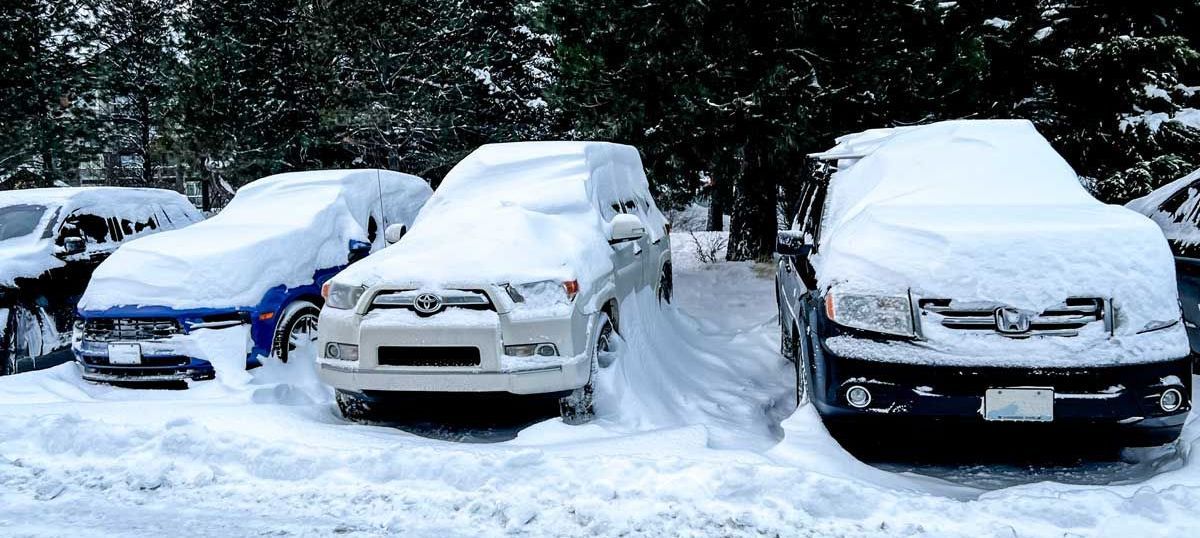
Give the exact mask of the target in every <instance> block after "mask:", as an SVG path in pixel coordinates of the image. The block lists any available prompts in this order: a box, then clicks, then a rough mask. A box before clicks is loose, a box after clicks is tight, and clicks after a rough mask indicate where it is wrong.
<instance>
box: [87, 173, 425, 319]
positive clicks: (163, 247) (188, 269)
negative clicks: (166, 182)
mask: <svg viewBox="0 0 1200 538" xmlns="http://www.w3.org/2000/svg"><path fill="white" fill-rule="evenodd" d="M389 181H390V182H403V183H408V184H411V185H412V188H411V189H410V190H411V191H412V192H413V193H414V196H415V195H416V194H421V191H422V190H423V191H424V192H427V191H428V190H429V187H428V186H427V185H425V182H424V181H423V180H421V179H419V178H416V177H414V176H408V175H405V174H398V173H395V172H387V171H381V170H325V171H314V172H296V173H289V174H279V175H275V176H270V177H267V178H263V179H260V180H258V181H255V182H252V183H250V184H248V185H246V186H244V187H242V188H241V189H239V190H238V193H237V195H236V196H235V197H234V199H233V201H231V202H230V203H229V205H228V206H227V207H226V208H225V209H224V210H222V211H221V213H219V214H217V215H216V216H214V217H212V218H210V219H208V220H207V221H204V222H202V223H200V224H197V225H195V226H191V227H189V228H186V229H183V230H179V231H174V232H170V233H164V234H159V235H156V236H151V237H147V238H144V239H138V240H136V241H133V242H130V243H128V244H126V245H125V246H124V247H122V248H121V249H120V250H119V251H117V252H116V253H115V254H114V255H113V256H112V257H110V258H109V259H108V260H106V261H105V262H104V263H103V264H101V265H100V267H98V268H97V269H96V272H95V274H94V275H93V277H92V281H91V284H90V285H89V286H88V290H87V293H85V294H84V296H83V299H82V300H81V301H80V309H83V310H102V309H106V308H112V307H118V306H134V305H155V306H170V307H175V308H205V307H231V306H232V307H251V306H254V305H257V304H258V303H259V302H260V301H261V300H262V298H263V294H264V293H266V291H267V290H269V289H271V288H274V287H276V286H280V285H283V286H287V287H296V286H301V285H306V284H310V283H312V281H313V275H314V273H316V271H318V270H321V269H328V268H333V267H338V266H343V265H346V264H347V262H348V259H347V258H348V255H349V244H350V241H351V240H355V241H364V242H366V241H367V240H368V235H367V228H368V218H369V217H370V216H372V215H377V214H378V213H379V211H380V203H379V196H380V190H381V187H380V185H381V182H389ZM385 190H386V188H385ZM423 200H424V198H423V197H419V199H418V200H417V203H418V204H419V202H420V201H423ZM378 235H379V236H380V237H382V236H383V233H382V232H379V233H378Z"/></svg>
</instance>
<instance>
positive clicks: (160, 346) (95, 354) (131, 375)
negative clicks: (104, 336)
mask: <svg viewBox="0 0 1200 538" xmlns="http://www.w3.org/2000/svg"><path fill="white" fill-rule="evenodd" d="M113 343H133V344H138V345H140V346H141V349H142V361H141V364H135V365H124V364H112V363H111V362H110V361H109V357H108V349H107V348H108V344H109V342H98V341H90V340H80V341H77V342H76V343H75V345H74V346H73V349H72V351H73V352H74V354H75V362H76V363H77V364H79V366H80V369H81V375H82V376H83V378H84V379H85V380H88V381H94V382H98V383H161V382H170V381H188V380H192V381H199V380H205V379H212V378H213V377H214V375H215V371H214V369H213V367H212V365H211V364H209V362H208V361H206V360H203V359H198V358H195V357H189V356H188V354H187V352H186V351H185V350H183V349H182V346H180V345H179V344H178V343H177V342H172V341H170V340H166V341H163V340H141V341H123V342H113Z"/></svg>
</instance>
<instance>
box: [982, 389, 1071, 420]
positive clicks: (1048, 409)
mask: <svg viewBox="0 0 1200 538" xmlns="http://www.w3.org/2000/svg"><path fill="white" fill-rule="evenodd" d="M983 418H984V419H985V420H996V421H1013V422H1051V421H1053V420H1054V389H1049V388H1030V389H988V390H987V392H985V393H984V395H983Z"/></svg>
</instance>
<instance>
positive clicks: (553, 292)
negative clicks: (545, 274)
mask: <svg viewBox="0 0 1200 538" xmlns="http://www.w3.org/2000/svg"><path fill="white" fill-rule="evenodd" d="M504 289H505V291H507V292H508V297H509V298H510V299H512V300H513V302H514V303H521V304H525V305H528V306H530V307H534V308H538V307H548V306H554V305H559V304H570V303H571V301H574V300H575V295H577V294H578V293H579V282H578V281H575V280H568V281H566V282H562V281H559V280H542V281H540V282H530V283H529V284H517V285H509V286H506V287H505V288H504Z"/></svg>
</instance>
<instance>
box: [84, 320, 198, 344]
mask: <svg viewBox="0 0 1200 538" xmlns="http://www.w3.org/2000/svg"><path fill="white" fill-rule="evenodd" d="M181 332H182V331H181V330H180V327H179V322H178V321H175V320H173V319H140V318H107V319H105V318H97V319H88V320H85V321H84V322H83V338H84V339H85V340H92V341H97V342H131V341H146V340H165V339H167V338H170V337H172V336H175V335H177V334H180V333H181Z"/></svg>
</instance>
